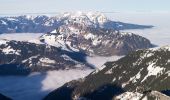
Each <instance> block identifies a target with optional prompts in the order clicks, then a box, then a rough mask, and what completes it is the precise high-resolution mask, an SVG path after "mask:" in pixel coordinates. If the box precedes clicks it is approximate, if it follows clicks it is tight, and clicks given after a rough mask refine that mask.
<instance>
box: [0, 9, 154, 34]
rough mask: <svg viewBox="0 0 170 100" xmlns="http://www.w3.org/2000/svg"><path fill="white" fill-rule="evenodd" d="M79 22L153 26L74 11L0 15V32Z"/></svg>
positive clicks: (46, 28)
mask: <svg viewBox="0 0 170 100" xmlns="http://www.w3.org/2000/svg"><path fill="white" fill-rule="evenodd" d="M75 22H76V23H81V24H83V25H86V26H89V27H95V28H99V27H102V28H107V29H116V30H121V29H144V28H151V27H153V26H147V25H136V24H129V23H122V22H115V21H111V20H109V19H108V18H107V17H106V16H104V15H103V14H101V13H99V12H87V13H82V12H75V13H64V14H59V15H57V16H52V17H50V16H44V15H42V16H29V15H25V16H17V17H1V18H0V29H1V30H0V33H21V32H22V33H23V32H31V33H41V32H43V33H46V32H50V31H52V30H54V29H55V28H56V27H59V26H61V25H66V24H69V23H75Z"/></svg>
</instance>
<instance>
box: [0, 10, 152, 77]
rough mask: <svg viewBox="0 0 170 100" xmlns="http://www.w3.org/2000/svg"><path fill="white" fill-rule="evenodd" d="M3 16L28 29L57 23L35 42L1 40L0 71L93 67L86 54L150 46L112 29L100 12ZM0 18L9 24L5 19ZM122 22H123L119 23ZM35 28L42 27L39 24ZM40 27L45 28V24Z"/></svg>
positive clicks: (127, 51)
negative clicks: (55, 15) (49, 15)
mask: <svg viewBox="0 0 170 100" xmlns="http://www.w3.org/2000/svg"><path fill="white" fill-rule="evenodd" d="M2 19H6V20H10V21H11V22H10V24H9V25H10V26H11V27H12V26H13V25H16V24H13V23H16V22H17V23H19V24H21V26H22V27H23V29H24V30H25V29H30V28H29V25H28V24H33V23H36V25H40V24H41V25H42V24H43V25H46V26H48V27H53V28H54V26H55V25H58V26H55V28H54V29H53V30H52V31H51V32H48V33H45V34H44V35H42V36H41V37H40V38H39V42H38V43H36V44H35V43H30V42H22V41H8V40H0V74H1V75H10V74H11V75H13V74H14V75H15V74H20V75H25V74H29V73H31V72H44V71H48V70H59V69H70V68H93V66H92V65H90V64H88V63H87V61H86V56H94V55H97V56H112V55H126V54H128V53H130V52H132V51H135V50H138V49H146V48H150V47H153V45H152V44H151V42H150V41H149V40H148V39H146V38H144V37H142V36H139V35H135V34H133V33H126V32H119V31H118V30H115V27H116V26H114V27H110V28H109V26H105V25H106V24H108V23H110V22H113V21H110V20H108V19H107V18H106V17H105V16H104V15H103V14H101V13H80V12H79V13H74V14H71V13H65V14H63V15H60V16H57V17H47V16H38V17H32V16H30V17H28V16H20V17H14V18H9V17H5V18H2ZM0 21H1V22H3V24H5V23H6V24H5V25H8V24H7V22H6V21H2V20H0ZM28 21H32V22H28ZM23 23H24V24H23ZM56 23H57V24H56ZM59 23H60V24H59ZM61 23H62V24H61ZM113 23H115V22H113ZM54 24H55V25H54ZM24 25H26V26H27V27H25V26H24ZM115 25H118V24H115ZM31 26H32V25H31ZM111 26H112V25H111ZM119 26H121V25H119ZM124 26H126V25H123V26H121V27H122V28H123V27H124ZM135 26H136V25H135ZM24 27H25V28H24ZM140 27H141V26H140ZM142 27H143V26H142ZM17 28H18V26H17ZM8 29H9V28H8ZM35 29H37V30H39V31H41V27H36V28H35ZM43 29H45V30H46V28H44V27H43ZM51 29H52V28H51ZM51 29H50V30H51ZM2 30H3V28H2ZM48 31H49V30H48Z"/></svg>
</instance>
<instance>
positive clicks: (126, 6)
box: [0, 0, 170, 14]
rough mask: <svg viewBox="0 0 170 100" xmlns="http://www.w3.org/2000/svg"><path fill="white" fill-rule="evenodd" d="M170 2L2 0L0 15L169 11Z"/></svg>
mask: <svg viewBox="0 0 170 100" xmlns="http://www.w3.org/2000/svg"><path fill="white" fill-rule="evenodd" d="M169 5H170V0H0V14H11V13H14V14H15V13H43V12H45V13H48V12H63V11H91V10H94V11H105V12H112V11H125V12H126V11H154V12H156V11H159V12H160V11H163V12H164V11H168V12H170V6H169Z"/></svg>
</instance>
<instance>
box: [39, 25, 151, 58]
mask: <svg viewBox="0 0 170 100" xmlns="http://www.w3.org/2000/svg"><path fill="white" fill-rule="evenodd" d="M40 40H41V41H42V42H44V43H46V44H49V45H53V46H56V47H61V48H62V49H65V50H70V51H81V52H85V53H86V54H87V55H99V56H111V55H125V54H127V53H129V52H132V51H134V50H137V49H143V48H150V47H152V46H153V45H152V44H151V43H150V41H149V40H148V39H146V38H144V37H142V36H139V35H135V34H133V33H125V32H124V33H123V32H119V31H116V30H112V29H103V28H91V27H84V26H82V25H80V24H69V25H63V26H60V27H59V28H57V29H56V30H54V31H52V32H50V33H47V34H44V35H43V36H42V37H41V38H40Z"/></svg>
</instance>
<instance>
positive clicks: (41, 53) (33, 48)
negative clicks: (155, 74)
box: [0, 40, 91, 75]
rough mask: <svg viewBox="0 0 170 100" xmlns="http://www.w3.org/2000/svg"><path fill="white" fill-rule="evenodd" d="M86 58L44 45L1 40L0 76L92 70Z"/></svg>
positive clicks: (81, 54) (83, 55)
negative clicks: (66, 70)
mask: <svg viewBox="0 0 170 100" xmlns="http://www.w3.org/2000/svg"><path fill="white" fill-rule="evenodd" d="M85 56H86V54H83V53H79V52H69V51H65V50H62V49H60V48H57V47H53V46H49V45H44V44H34V43H29V42H22V41H8V40H0V74H1V75H11V74H29V73H31V72H43V71H48V70H58V69H75V68H78V69H82V68H88V67H89V68H90V67H91V66H90V65H89V64H88V63H87V62H86V60H85Z"/></svg>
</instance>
